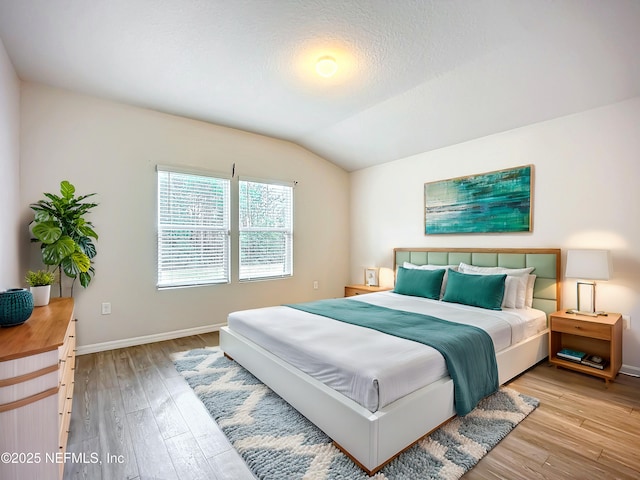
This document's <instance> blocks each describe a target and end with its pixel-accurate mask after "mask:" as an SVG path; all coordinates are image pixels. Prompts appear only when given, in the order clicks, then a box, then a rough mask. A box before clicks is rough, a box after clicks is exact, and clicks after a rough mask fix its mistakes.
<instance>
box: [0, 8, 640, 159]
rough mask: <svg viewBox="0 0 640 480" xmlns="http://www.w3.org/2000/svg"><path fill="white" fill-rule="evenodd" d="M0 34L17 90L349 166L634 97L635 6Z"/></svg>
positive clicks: (109, 14) (27, 19) (96, 18)
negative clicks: (153, 114) (233, 131)
mask: <svg viewBox="0 0 640 480" xmlns="http://www.w3.org/2000/svg"><path fill="white" fill-rule="evenodd" d="M0 38H1V39H2V41H3V43H4V46H5V48H6V50H7V52H8V54H9V57H10V58H11V61H12V62H13V65H14V66H15V68H16V71H17V73H18V75H19V76H20V78H21V79H23V80H26V81H33V82H40V83H44V84H48V85H52V86H57V87H61V88H65V89H70V90H74V91H78V92H83V93H87V94H91V95H96V96H99V97H103V98H108V99H113V100H117V101H121V102H125V103H128V104H132V105H137V106H142V107H147V108H151V109H154V110H159V111H163V112H168V113H172V114H176V115H182V116H186V117H191V118H195V119H200V120H204V121H207V122H212V123H216V124H220V125H226V126H230V127H235V128H240V129H243V130H247V131H251V132H256V133H261V134H265V135H269V136H272V137H277V138H282V139H286V140H290V141H292V142H295V143H298V144H300V145H302V146H304V147H306V148H308V149H309V150H312V151H314V152H316V153H318V154H319V155H321V156H323V157H325V158H327V159H328V160H330V161H332V162H334V163H336V164H338V165H340V166H342V167H343V168H345V169H346V170H349V171H351V170H357V169H360V168H364V167H367V166H370V165H375V164H379V163H383V162H387V161H392V160H395V159H398V158H402V157H406V156H408V155H412V154H415V153H419V152H424V151H428V150H431V149H435V148H440V147H443V146H447V145H451V144H455V143H460V142H463V141H467V140H471V139H473V138H478V137H481V136H485V135H489V134H492V133H496V132H501V131H505V130H509V129H512V128H516V127H519V126H523V125H528V124H531V123H535V122H539V121H543V120H547V119H550V118H555V117H558V116H562V115H567V114H570V113H574V112H578V111H583V110H586V109H589V108H594V107H597V106H600V105H605V104H609V103H613V102H616V101H620V100H623V99H626V98H630V97H634V96H638V95H640V55H639V54H638V52H639V47H640V1H638V0H607V1H602V0H553V1H552V0H519V1H518V0H464V1H461V0H449V1H444V0H416V1H410V0H395V1H388V0H369V1H364V0H351V1H344V0H343V1H338V0H189V1H187V0H0ZM326 54H331V55H333V56H335V57H336V58H337V59H338V62H339V65H340V69H339V71H338V74H337V75H336V76H335V77H332V78H330V79H325V78H322V77H319V76H318V75H316V74H315V72H314V70H313V65H314V62H315V60H316V59H317V58H318V57H320V56H322V55H326Z"/></svg>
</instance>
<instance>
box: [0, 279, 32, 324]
mask: <svg viewBox="0 0 640 480" xmlns="http://www.w3.org/2000/svg"><path fill="white" fill-rule="evenodd" d="M32 312H33V295H32V294H31V292H30V291H29V290H26V289H24V288H10V289H9V290H6V291H4V292H0V327H13V326H14V325H22V324H23V323H24V322H26V321H27V319H28V318H29V317H30V316H31V313H32Z"/></svg>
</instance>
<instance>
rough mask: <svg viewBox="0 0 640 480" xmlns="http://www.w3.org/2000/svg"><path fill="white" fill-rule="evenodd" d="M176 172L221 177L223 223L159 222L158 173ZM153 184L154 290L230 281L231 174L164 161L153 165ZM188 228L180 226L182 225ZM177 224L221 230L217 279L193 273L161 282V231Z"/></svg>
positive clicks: (201, 229)
mask: <svg viewBox="0 0 640 480" xmlns="http://www.w3.org/2000/svg"><path fill="white" fill-rule="evenodd" d="M162 173H168V174H178V175H190V176H193V177H207V178H212V179H216V180H220V181H223V182H224V183H225V184H226V185H225V187H224V190H225V192H224V193H225V195H224V198H223V205H222V207H223V218H224V222H223V223H224V225H222V226H220V227H216V226H200V227H198V226H195V228H194V226H193V225H187V224H165V225H164V226H163V224H161V221H162V218H161V217H162V215H161V205H162V203H161V201H162V199H161V195H162V186H161V174H162ZM156 188H157V197H156V288H157V289H158V290H166V289H175V288H188V287H203V286H210V285H224V284H229V283H231V255H232V253H231V223H232V219H231V214H232V185H231V176H230V175H227V174H223V173H218V172H214V171H209V170H203V169H195V168H190V167H175V166H167V165H156ZM187 226H188V227H190V228H184V227H187ZM178 227H182V228H181V229H182V230H192V231H195V232H219V233H222V234H223V235H224V236H225V237H226V238H224V242H223V248H222V249H221V251H222V264H223V266H222V268H223V272H224V274H223V275H222V276H221V277H218V279H215V278H213V277H211V278H209V279H207V278H206V277H205V278H204V281H203V280H199V279H198V278H197V277H191V278H187V279H186V280H182V281H178V280H175V279H174V280H173V281H170V282H167V281H164V282H162V283H161V281H160V280H161V269H162V267H161V258H162V252H161V250H162V249H161V239H162V232H163V231H166V230H171V229H177V228H178Z"/></svg>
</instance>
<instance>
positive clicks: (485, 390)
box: [286, 298, 499, 415]
mask: <svg viewBox="0 0 640 480" xmlns="http://www.w3.org/2000/svg"><path fill="white" fill-rule="evenodd" d="M286 306H287V307H291V308H295V309H298V310H302V311H305V312H309V313H314V314H316V315H321V316H323V317H329V318H332V319H335V320H340V321H342V322H345V323H351V324H353V325H359V326H361V327H366V328H371V329H373V330H378V331H379V332H383V333H387V334H389V335H395V336H396V337H400V338H405V339H407V340H413V341H415V342H420V343H423V344H425V345H429V346H430V347H433V348H435V349H436V350H438V351H439V352H440V353H441V354H442V356H443V357H444V359H445V361H446V363H447V368H448V369H449V375H451V378H452V379H453V384H454V398H455V408H456V413H457V414H458V415H466V414H467V413H469V412H470V411H471V410H473V409H474V408H475V406H476V405H477V403H478V402H479V401H480V400H482V399H483V398H484V397H486V396H487V395H490V394H492V393H494V392H495V391H497V390H498V386H499V385H498V365H497V363H496V354H495V350H494V348H493V341H492V340H491V337H490V336H489V334H487V333H486V332H485V331H484V330H482V329H480V328H477V327H474V326H471V325H462V324H459V323H455V322H449V321H447V320H442V319H440V318H436V317H432V316H430V315H422V314H418V313H411V312H405V311H402V310H394V309H391V308H386V307H379V306H377V305H371V304H368V303H365V302H360V301H358V300H350V299H345V298H339V299H329V300H318V301H315V302H307V303H297V304H290V305H286ZM426 408H428V406H427V407H426Z"/></svg>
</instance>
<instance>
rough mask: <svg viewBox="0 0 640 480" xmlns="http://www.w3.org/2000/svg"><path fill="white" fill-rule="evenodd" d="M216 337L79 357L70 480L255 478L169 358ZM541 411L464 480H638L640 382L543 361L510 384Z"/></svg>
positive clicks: (215, 341) (67, 473)
mask: <svg viewBox="0 0 640 480" xmlns="http://www.w3.org/2000/svg"><path fill="white" fill-rule="evenodd" d="M217 344H218V335H217V333H212V334H206V335H197V336H193V337H187V338H182V339H177V340H170V341H166V342H159V343H154V344H149V345H141V346H137V347H131V348H124V349H119V350H113V351H108V352H100V353H95V354H90V355H83V356H79V357H78V362H77V366H76V383H75V392H74V400H73V402H74V403H73V413H72V418H71V432H70V434H69V443H68V451H69V452H70V453H71V454H72V455H74V457H72V458H71V459H69V460H68V461H67V464H66V466H65V476H64V478H65V479H80V478H83V479H90V480H99V479H114V480H123V479H165V480H173V479H180V480H186V479H207V480H215V479H218V480H242V479H252V478H253V476H252V475H251V473H250V472H249V470H248V469H247V468H246V467H245V465H244V463H243V462H242V460H241V459H240V457H239V456H238V455H237V453H236V452H235V451H234V450H233V449H232V448H231V446H230V445H229V443H228V441H227V440H226V438H225V437H224V435H223V434H222V433H221V431H220V429H219V428H218V427H217V425H216V424H215V422H213V420H211V417H210V416H209V415H208V413H207V412H206V410H205V409H204V407H203V406H202V404H201V403H200V401H199V400H198V399H197V398H196V396H195V394H194V393H193V391H192V390H191V389H190V388H189V386H188V385H187V384H186V383H185V381H184V380H183V379H182V377H181V376H180V375H179V374H178V373H177V372H176V371H175V369H174V368H173V364H172V362H171V360H170V358H169V356H170V354H172V353H174V352H180V351H184V350H189V349H191V348H196V347H201V346H205V345H209V346H213V345H217ZM510 386H511V387H512V388H514V389H516V390H518V391H520V392H523V393H526V394H529V395H532V396H535V397H536V398H538V399H540V402H541V404H540V407H538V409H536V410H535V411H534V412H533V413H532V414H531V415H529V417H527V418H526V419H525V420H524V421H523V422H522V423H521V424H520V425H518V427H517V428H516V429H515V430H514V431H513V432H511V433H510V434H509V435H508V436H507V437H506V438H505V439H504V440H502V442H500V444H498V446H497V447H495V448H494V449H493V450H492V451H491V452H489V454H488V455H487V456H486V457H485V458H483V459H482V460H481V461H480V463H479V464H478V465H477V466H476V467H475V468H474V469H473V470H471V471H470V472H468V473H467V474H466V475H465V476H464V477H463V478H464V479H465V480H468V479H542V478H545V479H556V478H557V479H572V478H574V479H596V478H597V479H609V478H611V479H613V478H616V479H617V478H620V479H626V478H628V479H637V478H639V477H640V378H632V377H628V376H624V375H619V376H618V378H617V379H616V382H615V383H613V384H612V385H610V386H609V388H605V385H604V382H603V381H602V380H598V379H596V378H592V377H589V376H586V375H582V374H579V373H574V372H569V371H565V370H558V369H556V368H555V367H549V366H548V365H547V363H546V362H542V363H541V364H539V365H537V366H536V367H535V368H533V369H532V370H530V371H528V372H526V373H525V374H523V375H521V376H520V377H518V378H517V379H515V380H514V381H512V382H511V383H510Z"/></svg>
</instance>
